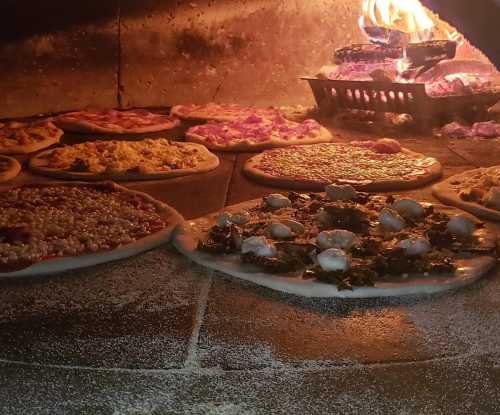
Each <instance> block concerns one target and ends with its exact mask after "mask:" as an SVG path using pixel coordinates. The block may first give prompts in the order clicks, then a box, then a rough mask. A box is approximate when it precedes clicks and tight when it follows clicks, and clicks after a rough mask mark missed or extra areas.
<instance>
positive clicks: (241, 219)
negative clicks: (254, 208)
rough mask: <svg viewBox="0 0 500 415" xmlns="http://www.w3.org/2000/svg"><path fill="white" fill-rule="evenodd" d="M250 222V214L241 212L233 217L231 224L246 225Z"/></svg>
mask: <svg viewBox="0 0 500 415" xmlns="http://www.w3.org/2000/svg"><path fill="white" fill-rule="evenodd" d="M249 221H250V214H249V213H248V212H247V211H245V210H242V211H240V212H235V213H233V214H232V215H231V222H233V223H234V224H235V225H244V224H245V223H247V222H249Z"/></svg>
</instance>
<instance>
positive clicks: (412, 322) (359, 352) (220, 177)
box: [0, 132, 500, 415]
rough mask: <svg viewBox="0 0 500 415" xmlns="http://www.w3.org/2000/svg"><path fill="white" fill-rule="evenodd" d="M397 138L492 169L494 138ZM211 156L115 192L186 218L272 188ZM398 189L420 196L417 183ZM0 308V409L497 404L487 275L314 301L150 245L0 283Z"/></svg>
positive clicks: (498, 344) (173, 410) (453, 161)
mask: <svg viewBox="0 0 500 415" xmlns="http://www.w3.org/2000/svg"><path fill="white" fill-rule="evenodd" d="M357 136H359V135H357ZM338 138H339V140H342V139H346V138H350V137H349V135H348V134H346V133H344V132H338ZM402 141H403V144H404V145H405V146H407V147H409V148H411V149H415V150H419V151H421V152H423V153H426V154H428V155H430V156H435V157H437V158H438V159H439V160H440V161H441V162H442V163H443V165H444V168H445V176H449V175H452V174H455V173H457V172H460V171H464V170H467V169H471V168H474V167H476V166H477V167H478V166H481V165H493V164H500V150H499V148H500V146H499V144H500V143H499V142H498V141H497V142H495V141H489V142H486V141H481V142H475V141H464V140H462V141H453V142H449V141H447V140H443V139H437V138H429V137H427V138H424V137H420V138H415V137H413V138H404V139H403V140H402ZM221 157H222V163H221V166H220V167H219V168H218V169H217V170H216V171H215V172H212V173H208V174H206V175H200V176H196V177H191V178H179V179H173V180H169V181H161V182H146V183H131V184H130V186H131V187H132V188H143V189H145V190H146V191H149V192H150V193H152V194H153V195H154V196H157V197H159V198H161V199H163V200H165V201H167V202H168V203H170V204H171V205H172V206H174V207H176V208H177V209H178V210H179V211H180V212H181V213H183V214H184V215H185V216H186V217H187V218H194V217H197V216H200V215H203V214H206V213H208V212H212V211H214V210H217V209H220V208H222V207H223V206H225V205H228V204H234V203H238V202H240V201H243V200H248V199H252V198H256V197H259V196H261V195H263V194H265V193H267V192H269V191H270V190H271V189H270V188H265V187H262V186H259V185H256V184H253V183H251V182H249V181H248V180H247V179H246V178H245V177H243V176H242V175H241V173H240V170H241V166H242V163H243V162H244V160H245V159H246V158H247V157H249V155H248V154H241V155H238V156H235V155H232V154H224V155H221ZM44 180H46V179H43V178H40V177H34V176H31V175H29V174H27V173H23V175H22V176H21V177H19V178H18V179H17V183H22V182H31V181H44ZM406 193H407V194H411V195H413V196H414V197H418V198H419V199H424V200H433V198H432V196H431V193H430V187H426V188H423V189H418V190H415V191H409V192H406ZM493 226H495V225H493ZM0 304H1V306H0V385H1V387H0V413H2V414H37V415H41V414H51V415H57V414H73V413H78V414H80V413H81V414H110V415H111V414H180V413H189V414H269V413H273V414H281V413H283V414H295V413H299V414H326V413H341V414H351V413H352V414H357V413H373V414H393V413H394V414H401V413H408V414H410V413H427V414H462V413H463V414H471V413H475V414H492V413H500V330H499V328H500V272H499V271H498V270H497V271H496V272H493V273H492V274H491V275H489V276H488V277H486V278H484V279H483V280H481V281H480V282H478V283H477V284H475V285H473V286H471V287H468V288H466V289H462V290H457V291H451V292H447V293H444V294H440V295H433V296H428V295H425V296H413V297H401V298H391V299H370V300H339V299H320V300H318V299H305V298H301V297H295V296H291V295H285V294H280V293H276V292H273V291H271V290H268V289H265V288H261V287H257V286H255V285H251V284H249V283H245V282H242V281H240V280H236V279H233V278H230V277H227V276H224V275H222V274H219V273H214V272H211V271H207V270H205V269H203V268H201V267H198V266H193V264H191V263H190V262H189V261H188V260H187V259H185V258H184V257H182V256H181V255H179V254H178V253H176V252H175V251H174V250H173V249H172V248H170V247H161V248H159V249H156V250H154V251H151V252H148V253H146V254H144V255H141V256H138V257H135V258H130V259H127V260H124V261H120V262H116V263H111V264H106V265H101V266H97V267H93V268H91V269H87V270H82V271H77V272H69V273H66V274H62V275H54V276H50V277H43V278H29V279H23V280H4V281H0Z"/></svg>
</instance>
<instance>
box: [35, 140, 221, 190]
mask: <svg viewBox="0 0 500 415" xmlns="http://www.w3.org/2000/svg"><path fill="white" fill-rule="evenodd" d="M218 165H219V159H218V157H217V156H216V155H215V154H213V153H211V152H210V151H208V150H207V149H206V148H205V147H204V146H202V145H200V144H196V143H184V142H176V141H170V140H167V139H165V138H158V139H145V140H142V141H119V140H109V141H108V140H106V141H102V140H98V141H90V142H85V143H81V144H74V145H68V146H63V147H58V148H55V149H51V150H48V151H44V152H42V153H40V154H37V155H36V156H35V157H34V158H32V159H31V160H30V163H29V166H30V169H31V170H32V171H34V172H36V173H39V174H43V175H46V176H52V177H58V178H65V179H79V180H103V179H110V180H150V179H165V178H170V177H178V176H185V175H189V174H196V173H204V172H207V171H210V170H213V169H215V168H217V166H218Z"/></svg>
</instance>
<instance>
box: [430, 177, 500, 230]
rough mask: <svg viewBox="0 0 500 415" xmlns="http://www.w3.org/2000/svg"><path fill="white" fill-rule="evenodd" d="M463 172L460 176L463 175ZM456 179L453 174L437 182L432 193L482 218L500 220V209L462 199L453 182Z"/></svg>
mask: <svg viewBox="0 0 500 415" xmlns="http://www.w3.org/2000/svg"><path fill="white" fill-rule="evenodd" d="M462 174H463V173H462ZM462 174H460V175H458V176H461V175H462ZM455 180H457V177H456V176H451V177H449V178H448V179H446V180H444V181H442V182H440V183H437V184H435V185H434V186H433V187H432V194H433V195H434V196H435V197H436V198H438V199H439V200H440V201H441V202H443V203H446V204H447V205H452V206H456V207H458V208H460V209H463V210H465V211H466V212H470V213H472V214H473V215H475V216H478V217H480V218H484V219H487V220H492V221H497V222H498V221H500V211H498V210H494V209H490V208H487V207H486V206H483V205H480V204H479V203H474V202H467V201H465V200H462V199H461V198H460V196H459V194H458V193H457V192H456V190H455V189H454V187H453V185H452V184H451V183H452V182H454V181H455Z"/></svg>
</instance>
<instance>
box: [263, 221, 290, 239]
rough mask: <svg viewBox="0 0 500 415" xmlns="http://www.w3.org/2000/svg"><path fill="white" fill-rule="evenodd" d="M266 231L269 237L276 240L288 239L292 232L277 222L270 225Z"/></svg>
mask: <svg viewBox="0 0 500 415" xmlns="http://www.w3.org/2000/svg"><path fill="white" fill-rule="evenodd" d="M267 229H268V231H269V233H270V234H271V236H272V237H273V238H276V239H289V238H292V237H293V232H292V230H291V229H290V228H289V227H288V226H286V225H284V224H282V223H279V222H278V223H271V224H270V225H269V226H268V228H267Z"/></svg>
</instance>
